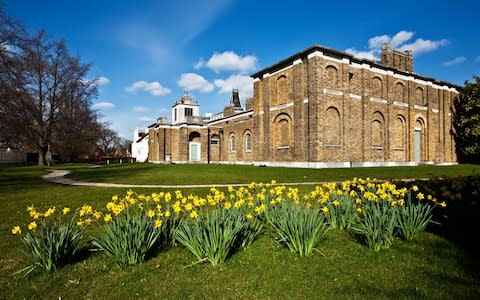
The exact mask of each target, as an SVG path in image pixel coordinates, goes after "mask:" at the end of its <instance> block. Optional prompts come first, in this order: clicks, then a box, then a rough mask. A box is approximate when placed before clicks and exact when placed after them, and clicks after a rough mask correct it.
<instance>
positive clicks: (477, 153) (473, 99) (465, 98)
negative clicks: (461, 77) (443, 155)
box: [453, 76, 480, 163]
mask: <svg viewBox="0 0 480 300" xmlns="http://www.w3.org/2000/svg"><path fill="white" fill-rule="evenodd" d="M473 79H474V82H469V81H465V86H464V87H463V88H462V89H461V91H460V94H459V95H458V97H457V99H455V101H454V103H453V104H454V108H455V112H454V120H453V126H454V129H455V133H454V134H455V143H456V147H457V156H458V160H459V162H470V163H480V77H478V76H474V77H473Z"/></svg>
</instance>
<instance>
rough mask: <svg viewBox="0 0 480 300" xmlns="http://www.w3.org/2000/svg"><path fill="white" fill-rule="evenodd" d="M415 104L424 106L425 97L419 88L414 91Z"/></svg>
mask: <svg viewBox="0 0 480 300" xmlns="http://www.w3.org/2000/svg"><path fill="white" fill-rule="evenodd" d="M415 104H418V105H425V96H424V94H423V89H422V88H421V87H417V88H416V89H415Z"/></svg>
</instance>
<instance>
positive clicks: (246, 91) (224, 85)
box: [213, 75, 253, 99]
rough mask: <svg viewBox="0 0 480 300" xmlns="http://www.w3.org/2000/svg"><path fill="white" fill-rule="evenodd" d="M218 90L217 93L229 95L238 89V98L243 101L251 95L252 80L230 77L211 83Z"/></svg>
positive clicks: (247, 77)
mask: <svg viewBox="0 0 480 300" xmlns="http://www.w3.org/2000/svg"><path fill="white" fill-rule="evenodd" d="M213 83H214V84H215V86H216V87H218V88H219V91H218V92H219V93H220V94H224V93H231V92H232V89H238V92H239V94H240V98H242V99H245V98H247V97H251V96H252V95H253V78H251V77H250V76H245V75H231V76H230V77H228V78H227V79H225V80H223V79H216V80H214V81H213Z"/></svg>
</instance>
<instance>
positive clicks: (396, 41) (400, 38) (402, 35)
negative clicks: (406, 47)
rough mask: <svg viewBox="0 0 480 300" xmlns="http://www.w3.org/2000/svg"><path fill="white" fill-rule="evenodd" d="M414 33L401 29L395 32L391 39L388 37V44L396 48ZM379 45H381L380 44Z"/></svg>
mask: <svg viewBox="0 0 480 300" xmlns="http://www.w3.org/2000/svg"><path fill="white" fill-rule="evenodd" d="M414 34H415V33H414V32H411V31H406V30H402V31H399V32H398V33H397V34H395V35H394V36H393V37H392V38H391V39H390V41H389V42H390V44H391V45H392V47H393V48H394V49H396V48H397V47H398V46H400V45H402V44H403V43H405V42H406V41H408V40H410V39H411V38H412V37H413V35H414ZM380 46H381V45H380Z"/></svg>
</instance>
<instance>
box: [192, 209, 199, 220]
mask: <svg viewBox="0 0 480 300" xmlns="http://www.w3.org/2000/svg"><path fill="white" fill-rule="evenodd" d="M197 216H198V214H197V211H195V210H192V212H191V213H190V218H192V219H196V218H197Z"/></svg>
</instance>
